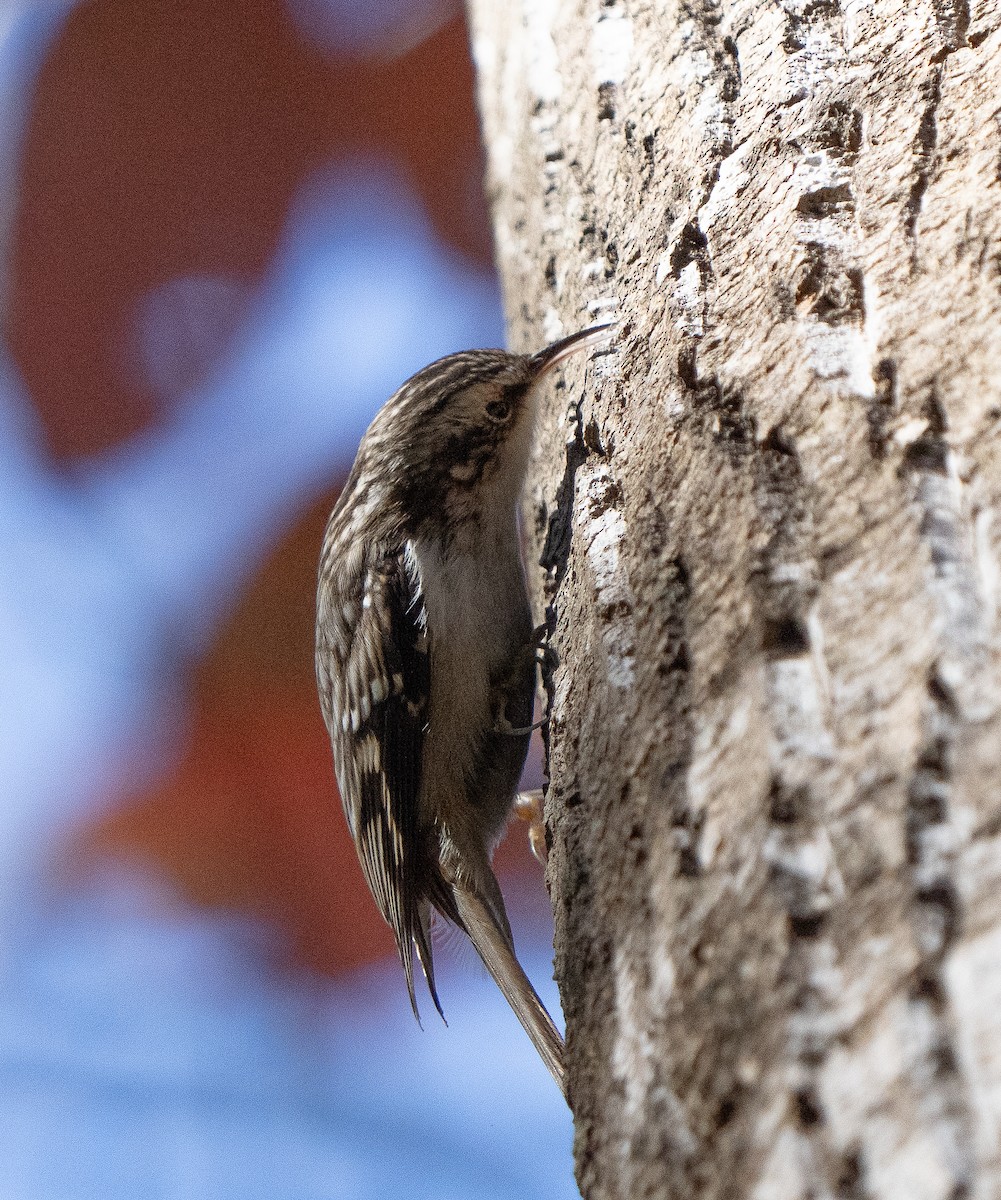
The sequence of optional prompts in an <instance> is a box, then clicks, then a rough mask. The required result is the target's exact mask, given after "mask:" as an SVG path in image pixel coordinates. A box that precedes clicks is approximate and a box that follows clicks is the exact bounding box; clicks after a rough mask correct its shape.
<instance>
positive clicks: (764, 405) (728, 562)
mask: <svg viewBox="0 0 1001 1200" xmlns="http://www.w3.org/2000/svg"><path fill="white" fill-rule="evenodd" d="M471 19H472V29H473V50H474V56H475V58H476V62H477V66H478V71H479V88H480V101H481V108H482V114H483V122H484V127H485V138H486V144H487V148H488V185H489V189H490V194H491V198H492V203H493V213H494V222H495V231H496V243H497V253H498V261H499V266H500V271H501V275H502V279H503V285H504V290H505V296H506V302H507V310H508V314H509V319H510V325H511V331H512V339H513V342H514V344H515V345H516V346H518V347H520V348H524V349H529V348H531V349H536V348H538V347H539V346H540V345H541V344H542V343H543V342H544V341H547V340H549V339H552V338H554V337H556V336H558V335H559V334H561V333H564V332H570V331H572V330H574V329H577V328H580V327H582V326H584V325H586V324H588V323H593V322H595V321H596V320H600V319H602V318H611V319H614V320H615V321H617V322H618V330H619V333H618V343H617V348H616V350H615V351H614V352H613V353H609V354H605V355H599V356H597V357H596V358H594V359H593V360H592V362H591V363H589V364H586V365H585V364H584V363H583V362H582V361H573V362H571V363H570V364H569V365H568V367H567V370H566V372H565V374H564V376H563V380H562V381H561V382H560V383H559V384H558V385H557V386H556V387H555V389H553V390H552V391H551V392H550V394H549V396H548V397H547V400H546V403H545V406H544V412H543V416H542V421H541V428H540V436H539V445H538V449H537V454H536V458H535V461H534V466H533V474H532V478H531V481H530V487H529V489H528V492H527V494H526V500H525V518H526V520H525V525H526V533H527V536H528V541H529V547H530V549H529V563H530V574H531V576H532V579H533V586H534V587H535V588H536V597H537V600H538V604H539V609H540V613H541V612H543V611H544V613H545V619H546V620H547V623H548V628H549V632H550V637H551V645H552V647H553V649H554V651H555V658H554V661H553V662H551V663H550V666H549V668H548V670H547V672H546V684H547V689H548V695H549V701H550V705H551V722H550V725H549V730H548V736H549V754H550V758H549V763H550V775H551V785H550V790H549V794H548V797H547V816H548V820H549V832H550V836H551V841H552V852H551V857H550V863H549V883H550V886H551V892H552V897H553V902H554V909H555V915H556V943H557V976H558V979H559V983H560V987H561V991H562V997H563V1005H564V1009H565V1012H566V1017H567V1025H568V1062H569V1082H570V1092H571V1100H572V1104H573V1108H574V1111H575V1116H576V1122H577V1141H576V1160H577V1173H578V1181H579V1183H580V1186H581V1190H582V1192H583V1194H584V1196H585V1197H587V1198H588V1200H596V1198H599V1197H601V1198H604V1197H629V1198H630V1200H632V1198H633V1197H641V1196H665V1197H695V1196H698V1197H718V1198H720V1200H723V1198H725V1200H742V1198H744V1197H748V1198H750V1197H753V1198H755V1200H766V1198H767V1200H786V1198H789V1200H796V1198H805V1197H814V1198H825V1197H846V1198H862V1197H865V1198H872V1200H882V1198H884V1197H886V1198H889V1197H893V1198H899V1200H925V1198H927V1200H945V1198H947V1197H951V1198H959V1197H970V1198H973V1197H976V1198H982V1200H988V1198H995V1197H999V1196H1001V1132H999V1131H1001V627H999V620H998V612H997V609H998V602H999V582H1001V333H999V318H1001V181H999V163H1001V83H999V80H1001V32H999V29H1001V10H999V6H998V4H997V3H994V4H988V3H973V4H970V5H968V4H967V3H966V0H915V3H913V4H906V5H905V4H903V3H901V2H900V0H897V2H893V0H876V2H875V3H862V2H859V0H781V2H780V0H770V2H767V3H766V2H765V0H726V2H722V3H715V2H713V0H686V2H678V0H519V2H515V0H512V2H511V3H499V2H498V0H471ZM540 561H541V568H537V567H536V566H535V564H536V563H539V562H540Z"/></svg>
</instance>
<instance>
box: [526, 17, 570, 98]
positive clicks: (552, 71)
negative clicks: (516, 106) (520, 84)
mask: <svg viewBox="0 0 1001 1200" xmlns="http://www.w3.org/2000/svg"><path fill="white" fill-rule="evenodd" d="M559 7H560V6H559V4H558V3H557V0H525V2H524V4H523V5H522V14H523V18H522V19H523V20H524V23H525V27H526V29H527V30H528V36H527V37H526V38H525V40H524V42H523V43H522V44H523V45H524V46H526V47H527V49H528V62H527V63H526V71H527V78H528V87H529V90H530V91H531V92H532V94H533V95H534V96H535V97H536V99H538V100H541V101H543V103H546V104H552V103H555V102H556V101H557V100H559V98H560V96H561V95H562V93H563V81H562V79H561V78H560V60H559V55H558V54H557V53H556V42H555V40H554V39H553V22H554V21H555V19H556V14H557V12H558V11H559Z"/></svg>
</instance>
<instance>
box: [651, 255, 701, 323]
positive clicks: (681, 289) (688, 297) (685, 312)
mask: <svg viewBox="0 0 1001 1200" xmlns="http://www.w3.org/2000/svg"><path fill="white" fill-rule="evenodd" d="M658 273H659V271H658ZM674 296H675V299H676V300H677V302H678V308H679V309H680V310H681V313H680V315H679V317H678V319H677V321H676V322H675V324H676V325H677V327H678V329H680V330H681V331H682V333H688V334H691V335H692V336H693V337H701V336H702V334H703V321H702V305H703V296H702V276H701V274H700V272H699V264H698V263H694V262H690V263H689V264H688V266H687V267H685V269H684V270H683V271H682V272H681V274H680V275H679V276H678V283H677V286H676V287H675V289H674Z"/></svg>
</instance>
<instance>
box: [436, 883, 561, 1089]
mask: <svg viewBox="0 0 1001 1200" xmlns="http://www.w3.org/2000/svg"><path fill="white" fill-rule="evenodd" d="M498 895H499V891H498ZM452 898H453V900H454V903H455V907H456V909H457V911H458V915H459V918H460V920H461V922H462V925H463V927H464V928H465V930H466V933H467V934H469V938H470V940H471V941H472V943H473V945H474V946H475V947H476V952H477V953H478V954H479V956H480V958H481V959H482V960H483V965H484V966H485V967H486V968H487V970H488V971H489V972H490V974H491V975H492V976H493V979H494V982H495V983H496V984H497V986H498V987H499V988H500V990H501V991H502V992H503V993H504V998H505V999H506V1000H507V1002H508V1004H510V1005H511V1007H512V1008H513V1009H514V1013H515V1016H517V1018H518V1020H519V1021H520V1022H521V1023H522V1025H523V1026H524V1028H525V1032H526V1033H527V1034H528V1036H529V1037H530V1038H531V1039H532V1044H533V1045H534V1046H535V1048H536V1050H538V1052H539V1056H540V1057H541V1059H542V1061H543V1062H544V1063H545V1064H546V1066H547V1067H548V1068H549V1073H550V1075H552V1077H553V1078H554V1079H555V1080H556V1082H557V1084H558V1085H559V1088H560V1091H561V1092H563V1094H564V1096H565V1095H566V1086H565V1083H564V1074H563V1038H562V1037H561V1036H560V1031H559V1030H558V1029H557V1028H556V1026H555V1025H554V1024H553V1018H552V1017H551V1016H550V1015H549V1013H548V1012H547V1011H546V1007H545V1005H544V1004H543V1003H542V1001H541V1000H540V999H539V997H538V995H537V994H536V991H535V988H534V987H532V984H531V981H530V980H529V978H528V976H527V975H526V974H525V972H524V970H523V969H522V966H521V963H520V962H518V959H517V958H516V957H515V953H514V945H513V944H512V941H511V935H510V933H509V932H508V931H507V930H506V929H502V928H501V926H500V925H499V923H498V920H497V918H496V917H495V916H494V914H493V913H492V912H491V911H490V908H489V907H488V906H487V905H486V904H485V903H484V902H483V900H482V899H481V898H480V897H479V896H478V895H476V894H475V893H474V892H472V891H470V890H468V889H466V888H464V887H461V886H455V885H453V889H452ZM505 924H506V921H505Z"/></svg>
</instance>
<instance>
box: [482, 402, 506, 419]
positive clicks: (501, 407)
mask: <svg viewBox="0 0 1001 1200" xmlns="http://www.w3.org/2000/svg"><path fill="white" fill-rule="evenodd" d="M510 415H511V401H510V400H491V401H490V403H489V404H488V405H487V416H488V417H489V418H490V419H491V420H492V421H506V420H507V419H508V417H509V416H510Z"/></svg>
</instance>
